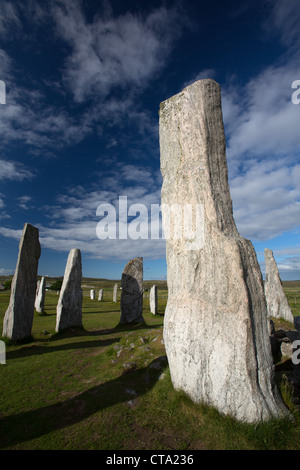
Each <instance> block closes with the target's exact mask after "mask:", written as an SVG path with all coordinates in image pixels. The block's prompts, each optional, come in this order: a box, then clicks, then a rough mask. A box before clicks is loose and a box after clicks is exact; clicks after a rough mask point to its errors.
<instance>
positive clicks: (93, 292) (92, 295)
mask: <svg viewBox="0 0 300 470" xmlns="http://www.w3.org/2000/svg"><path fill="white" fill-rule="evenodd" d="M90 298H91V300H95V289H91V290H90Z"/></svg>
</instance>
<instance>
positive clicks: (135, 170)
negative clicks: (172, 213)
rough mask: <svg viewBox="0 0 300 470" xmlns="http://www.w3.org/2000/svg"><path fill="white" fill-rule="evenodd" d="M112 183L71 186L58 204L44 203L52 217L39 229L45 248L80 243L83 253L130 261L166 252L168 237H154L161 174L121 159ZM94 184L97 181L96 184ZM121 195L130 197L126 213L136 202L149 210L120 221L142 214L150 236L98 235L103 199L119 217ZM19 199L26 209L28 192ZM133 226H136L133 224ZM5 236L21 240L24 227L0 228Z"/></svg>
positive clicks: (63, 248)
mask: <svg viewBox="0 0 300 470" xmlns="http://www.w3.org/2000/svg"><path fill="white" fill-rule="evenodd" d="M110 177H111V180H112V181H114V185H110V186H109V183H108V182H107V181H106V188H107V189H106V188H103V189H101V190H96V189H95V187H94V188H91V189H90V190H86V189H85V188H83V187H82V186H78V187H73V188H69V190H68V191H67V192H66V193H64V194H61V195H60V196H59V197H58V198H57V204H56V205H55V206H46V207H43V214H44V215H46V216H48V217H49V224H48V225H47V224H46V223H44V224H36V226H37V227H38V229H39V236H40V243H41V246H42V248H43V247H44V248H48V249H51V250H55V251H59V252H60V251H61V252H68V251H69V250H70V249H71V248H79V249H80V250H82V252H83V253H84V254H85V256H87V257H90V258H94V259H111V260H116V261H117V260H119V259H120V260H128V259H130V258H133V257H135V256H143V257H145V258H148V259H157V258H164V257H165V241H164V240H163V239H158V240H151V239H150V236H151V234H150V223H151V204H156V205H159V204H160V190H161V184H160V181H159V175H158V174H157V173H156V172H154V173H152V172H151V171H150V169H145V168H143V167H134V166H132V165H125V164H121V163H118V164H117V165H116V168H115V169H113V170H111V172H110ZM94 186H96V185H94ZM119 196H127V206H128V212H129V208H130V207H131V206H132V205H133V204H143V205H144V207H145V208H146V211H145V214H142V215H139V213H138V212H137V213H136V212H134V213H133V218H132V217H130V216H128V219H127V225H126V226H125V225H124V223H123V222H122V221H119V220H118V221H117V223H120V225H121V228H123V229H124V228H126V230H127V229H128V226H129V225H130V224H131V222H132V219H133V220H134V218H135V217H139V220H140V221H142V222H143V223H145V224H146V225H147V226H148V228H149V233H148V238H147V239H137V240H133V239H131V238H130V234H129V233H128V232H127V233H128V238H127V239H125V240H120V239H119V238H117V239H115V240H110V239H107V240H100V239H99V238H98V237H97V233H96V228H97V224H98V222H99V221H100V219H101V217H100V216H97V215H96V211H97V208H98V206H99V205H100V204H112V205H113V206H114V207H115V209H116V215H117V219H118V217H119ZM18 202H19V204H20V205H21V206H22V207H23V206H24V207H23V208H24V209H26V208H27V207H28V204H29V203H30V202H31V198H30V196H27V195H24V196H22V197H20V198H18ZM131 227H132V226H131ZM0 234H1V235H2V236H4V237H8V238H12V239H15V240H20V237H21V234H22V230H15V229H12V228H8V227H3V226H2V227H0Z"/></svg>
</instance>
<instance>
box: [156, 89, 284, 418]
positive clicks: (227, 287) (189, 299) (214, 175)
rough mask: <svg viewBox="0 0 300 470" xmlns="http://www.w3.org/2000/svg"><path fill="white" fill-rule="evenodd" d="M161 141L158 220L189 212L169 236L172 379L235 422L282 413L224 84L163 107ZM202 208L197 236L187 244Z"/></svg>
mask: <svg viewBox="0 0 300 470" xmlns="http://www.w3.org/2000/svg"><path fill="white" fill-rule="evenodd" d="M159 138H160V153H161V172H162V176H163V186H162V193H161V202H162V216H163V224H164V226H165V213H166V208H170V206H172V205H174V204H177V207H182V206H183V205H189V206H191V207H192V209H193V210H192V213H193V214H194V215H193V218H191V217H187V220H185V218H183V219H182V220H183V223H184V227H183V229H182V230H181V231H180V230H179V229H178V227H179V228H180V224H179V223H178V220H173V223H171V228H170V230H168V234H169V236H168V237H166V255H167V269H168V271H167V280H168V303H167V307H166V311H165V318H164V342H165V347H166V353H167V357H168V361H169V366H170V373H171V379H172V383H173V385H174V387H175V388H176V389H178V390H180V389H181V390H183V391H185V392H186V393H187V394H188V395H189V396H190V397H191V398H192V400H193V401H195V402H197V403H206V404H209V405H212V406H214V407H216V408H217V409H218V410H219V411H220V412H221V413H224V414H228V415H231V416H233V417H235V418H236V419H238V420H241V421H245V422H255V421H261V420H268V419H271V418H278V417H283V416H287V415H289V411H288V409H287V408H286V406H285V404H284V402H283V401H282V398H281V395H280V394H279V391H278V389H277V387H276V385H275V382H274V366H273V360H272V353H271V345H270V340H269V333H268V324H267V307H266V300H265V295H264V288H263V281H262V276H261V271H260V268H259V264H258V261H257V258H256V254H255V250H254V248H253V245H252V243H251V242H250V241H249V240H246V239H244V238H243V237H241V235H240V234H239V233H238V230H237V228H236V225H235V221H234V218H233V211H232V201H231V196H230V191H229V185H228V169H227V162H226V150H225V148H226V146H225V135H224V127H223V118H222V108H221V90H220V86H219V85H218V84H217V83H216V82H215V81H214V80H200V81H198V82H195V83H194V84H192V85H190V86H189V87H187V88H185V89H184V90H183V91H182V92H181V93H179V94H177V95H175V96H173V97H171V98H170V99H168V100H166V101H164V102H163V103H161V105H160V122H159ZM199 207H200V209H201V208H202V212H201V210H200V212H199V213H202V216H203V219H202V222H203V227H202V229H201V230H202V239H201V240H199V243H198V244H197V243H196V244H192V243H191V235H190V234H191V233H192V232H193V229H194V227H195V226H197V221H195V217H196V215H197V213H198V212H197V210H198V208H199ZM179 212H180V211H179ZM179 212H178V211H177V213H174V214H175V215H174V214H173V217H175V216H176V214H178V213H179ZM182 212H184V211H182ZM200 220H201V219H200ZM171 222H172V220H171ZM186 225H189V226H187V227H186ZM175 226H176V227H177V228H176V230H175V229H174V227H175ZM196 235H197V233H196ZM212 337H213V338H214V340H213V341H211V338H212Z"/></svg>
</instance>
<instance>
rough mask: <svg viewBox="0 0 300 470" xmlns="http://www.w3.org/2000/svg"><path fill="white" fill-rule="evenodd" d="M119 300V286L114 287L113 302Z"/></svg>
mask: <svg viewBox="0 0 300 470" xmlns="http://www.w3.org/2000/svg"><path fill="white" fill-rule="evenodd" d="M117 298H118V284H115V285H114V290H113V302H117Z"/></svg>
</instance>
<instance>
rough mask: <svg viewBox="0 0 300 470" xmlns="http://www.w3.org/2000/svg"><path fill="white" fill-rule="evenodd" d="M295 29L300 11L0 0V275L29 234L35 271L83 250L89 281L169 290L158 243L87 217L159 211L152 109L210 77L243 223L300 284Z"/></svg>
mask: <svg viewBox="0 0 300 470" xmlns="http://www.w3.org/2000/svg"><path fill="white" fill-rule="evenodd" d="M299 24H300V3H299V1H298V0H272V1H270V0H249V1H248V0H223V1H217V0H189V1H188V2H187V1H176V0H173V1H168V0H165V1H159V0H153V1H148V0H147V1H146V0H143V1H142V0H132V1H127V0H122V1H121V0H118V1H116V0H104V1H102V0H98V1H96V0H94V1H92V0H86V1H79V0H64V1H60V0H52V1H37V0H22V1H18V0H15V1H6V0H1V3H0V80H2V81H3V82H4V83H5V86H6V95H5V98H6V102H5V104H0V275H1V274H11V273H13V272H14V269H15V265H16V260H17V254H18V244H19V240H20V235H21V231H22V228H23V225H24V223H26V222H29V223H31V224H33V225H35V226H36V227H38V228H39V231H40V242H41V247H42V254H41V258H40V262H39V274H41V275H49V276H60V275H63V273H64V269H65V263H66V259H67V255H68V252H69V250H70V249H71V248H80V249H81V251H82V258H83V275H84V276H90V277H104V278H111V279H118V278H120V276H121V273H122V270H123V268H124V265H125V264H126V262H127V261H128V260H129V259H131V258H133V257H135V256H143V257H144V278H145V279H164V278H166V262H165V243H164V240H162V239H159V240H151V239H150V238H149V239H137V240H130V239H127V240H109V239H107V240H100V239H99V238H98V237H97V234H96V227H97V223H98V222H99V220H100V218H99V216H97V215H96V211H97V207H98V206H99V205H100V204H112V205H114V206H115V207H116V208H117V207H118V200H119V196H127V199H128V205H129V206H131V205H132V204H138V203H140V204H145V206H146V207H147V208H150V206H151V204H159V203H160V190H161V184H162V178H161V174H160V161H159V138H158V109H159V104H160V102H161V101H163V100H165V99H167V98H169V97H171V96H172V95H174V94H176V93H178V92H179V91H180V90H182V89H183V88H184V87H185V86H187V85H188V84H190V83H192V82H193V81H195V80H197V79H201V78H214V79H215V80H216V81H217V82H218V83H219V84H220V85H221V88H222V106H223V115H224V124H225V132H226V140H227V160H228V168H229V184H230V190H231V196H232V200H233V208H234V217H235V220H236V224H237V227H238V229H239V231H240V233H241V234H242V235H243V236H244V237H246V238H249V239H250V240H251V241H252V242H253V244H254V246H255V249H256V252H257V256H258V260H259V262H260V264H261V268H262V272H264V256H263V251H264V248H266V247H268V248H271V249H272V250H273V252H274V255H275V258H276V260H277V263H278V266H279V270H280V274H281V277H282V279H300V238H299V237H300V229H299V225H300V224H299V220H300V184H299V181H300V128H299V127H300V105H297V104H293V102H292V99H291V97H292V93H293V91H294V90H293V89H292V83H293V81H295V80H300V60H299V59H300V29H299ZM131 220H133V218H131V219H128V222H130V221H131Z"/></svg>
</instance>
